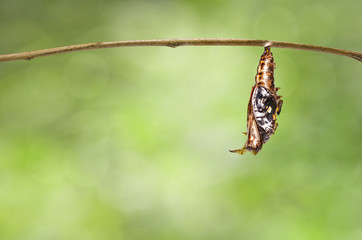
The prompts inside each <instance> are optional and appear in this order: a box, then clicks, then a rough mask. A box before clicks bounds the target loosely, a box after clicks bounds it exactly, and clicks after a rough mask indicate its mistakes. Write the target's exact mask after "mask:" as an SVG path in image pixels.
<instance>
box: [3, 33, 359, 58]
mask: <svg viewBox="0 0 362 240" xmlns="http://www.w3.org/2000/svg"><path fill="white" fill-rule="evenodd" d="M266 43H269V44H271V46H272V47H274V48H292V49H300V50H307V51H316V52H324V53H330V54H336V55H341V56H346V57H351V58H353V59H356V60H358V61H360V62H362V53H361V52H356V51H348V50H343V49H337V48H329V47H323V46H314V45H308V44H301V43H290V42H278V41H268V40H253V39H250V40H249V39H216V38H201V39H160V40H134V41H120V42H97V43H86V44H78V45H72V46H65V47H57V48H49V49H42V50H37V51H29V52H22V53H12V54H5V55H0V62H6V61H16V60H31V59H33V58H36V57H43V56H48V55H55V54H63V53H68V52H74V51H83V50H88V49H97V48H114V47H139V46H165V47H173V48H175V47H180V46H264V45H265V44H266Z"/></svg>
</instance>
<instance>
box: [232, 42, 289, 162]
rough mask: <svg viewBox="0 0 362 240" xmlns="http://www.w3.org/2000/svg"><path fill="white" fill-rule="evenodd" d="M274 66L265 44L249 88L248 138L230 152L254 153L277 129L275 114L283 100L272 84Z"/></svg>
mask: <svg viewBox="0 0 362 240" xmlns="http://www.w3.org/2000/svg"><path fill="white" fill-rule="evenodd" d="M274 68H275V63H274V59H273V54H272V52H271V51H270V46H269V45H266V46H265V48H264V53H263V55H261V58H260V61H259V66H258V71H257V74H256V76H255V85H254V86H253V88H252V89H251V95H250V99H249V104H248V118H247V129H248V130H247V133H246V135H247V137H248V139H247V141H246V143H245V145H244V147H243V148H241V149H236V150H230V152H234V153H239V154H244V153H245V152H246V151H250V152H252V153H253V154H254V155H255V154H257V153H258V152H259V151H260V150H261V148H262V147H263V144H264V143H266V142H267V141H268V140H269V138H270V136H271V135H272V134H274V132H275V130H276V129H277V126H278V124H277V123H276V115H279V113H280V110H281V108H282V104H283V100H281V99H280V98H281V96H278V95H277V91H278V90H279V88H276V87H275V86H274Z"/></svg>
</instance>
